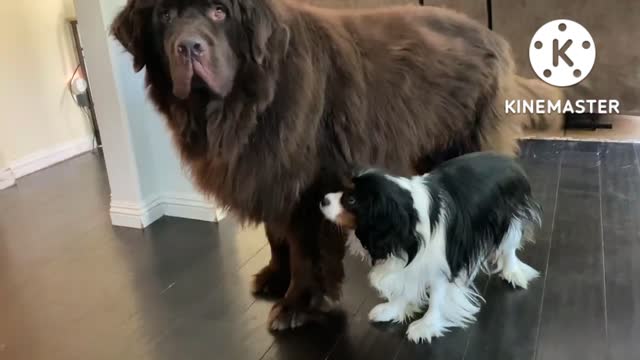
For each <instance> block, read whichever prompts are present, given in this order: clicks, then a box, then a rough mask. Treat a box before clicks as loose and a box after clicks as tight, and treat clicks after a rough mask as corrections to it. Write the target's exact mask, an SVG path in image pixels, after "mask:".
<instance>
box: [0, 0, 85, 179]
mask: <svg viewBox="0 0 640 360" xmlns="http://www.w3.org/2000/svg"><path fill="white" fill-rule="evenodd" d="M74 16H75V11H74V6H73V0H48V1H39V0H23V1H9V0H3V1H0V43H1V44H2V46H3V50H2V51H0V69H1V70H0V109H2V113H1V114H0V151H1V152H2V157H3V160H2V161H1V163H0V171H2V170H3V169H5V168H7V167H19V166H22V169H17V170H16V171H17V172H20V173H21V174H23V173H25V172H27V170H29V171H31V170H37V166H36V165H38V164H29V162H33V161H35V160H42V159H39V158H42V157H43V156H44V157H46V156H50V155H51V153H52V152H56V151H67V153H69V150H70V149H69V146H71V147H74V146H75V145H74V144H77V143H78V142H82V141H84V142H85V143H87V144H86V145H84V146H85V147H89V148H90V146H91V145H92V144H91V142H90V140H91V139H90V122H89V119H88V118H87V117H86V116H85V115H84V114H83V113H82V111H81V110H80V108H79V107H78V106H77V105H76V104H75V102H74V101H73V98H72V97H71V95H70V93H69V91H68V89H67V83H68V81H69V79H70V78H71V75H72V74H73V71H74V69H75V68H76V66H77V64H78V59H77V58H76V55H75V50H74V46H73V35H72V32H71V27H70V26H69V24H68V22H67V19H69V18H73V17H74ZM72 150H73V149H72ZM85 150H88V149H85ZM72 155H75V154H72ZM57 159H59V158H57ZM50 160H51V159H50ZM39 164H42V161H40V163H39ZM45 165H50V163H47V164H45ZM34 166H36V167H34ZM27 168H29V169H27Z"/></svg>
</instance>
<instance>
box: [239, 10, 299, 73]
mask: <svg viewBox="0 0 640 360" xmlns="http://www.w3.org/2000/svg"><path fill="white" fill-rule="evenodd" d="M241 3H242V4H243V5H241V6H243V8H242V9H240V10H241V12H242V22H243V25H244V28H245V29H246V31H247V36H248V39H249V48H250V49H249V50H250V51H251V58H252V59H253V61H255V62H256V63H257V64H258V65H261V64H262V62H263V61H264V59H265V57H267V55H268V53H269V51H270V50H271V51H276V52H279V53H281V54H282V55H285V54H286V51H287V48H288V47H289V29H288V28H287V27H286V26H285V25H284V24H282V23H281V22H280V21H279V19H278V17H279V15H278V9H277V8H276V6H277V4H275V3H274V2H273V1H271V0H259V1H251V2H249V1H245V2H241ZM270 42H271V43H272V46H271V47H272V49H268V47H269V43H270Z"/></svg>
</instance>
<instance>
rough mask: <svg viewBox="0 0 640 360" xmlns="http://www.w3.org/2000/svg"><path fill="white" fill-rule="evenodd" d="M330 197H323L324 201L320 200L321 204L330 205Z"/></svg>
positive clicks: (323, 205)
mask: <svg viewBox="0 0 640 360" xmlns="http://www.w3.org/2000/svg"><path fill="white" fill-rule="evenodd" d="M329 202H330V201H329V197H328V196H325V197H324V198H322V201H320V206H322V207H326V206H329Z"/></svg>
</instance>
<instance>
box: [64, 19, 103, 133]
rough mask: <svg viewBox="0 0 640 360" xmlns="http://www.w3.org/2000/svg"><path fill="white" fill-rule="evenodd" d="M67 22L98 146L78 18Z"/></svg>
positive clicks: (96, 122)
mask: <svg viewBox="0 0 640 360" xmlns="http://www.w3.org/2000/svg"><path fill="white" fill-rule="evenodd" d="M69 24H70V25H71V29H72V32H73V43H74V45H75V48H76V56H77V57H78V61H79V62H80V69H81V70H82V73H83V74H84V76H85V77H86V78H85V80H87V99H88V105H87V108H88V109H89V115H90V117H91V125H92V128H93V136H94V138H95V140H96V145H97V146H100V145H102V139H101V138H100V129H98V118H97V117H96V111H95V108H94V106H93V97H92V96H91V84H89V79H88V75H87V67H86V65H85V63H84V52H83V49H82V43H81V42H80V33H79V32H78V20H75V19H72V20H69Z"/></svg>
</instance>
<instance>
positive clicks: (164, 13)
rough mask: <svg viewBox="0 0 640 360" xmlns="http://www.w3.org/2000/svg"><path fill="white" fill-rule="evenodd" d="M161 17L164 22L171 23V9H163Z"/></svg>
mask: <svg viewBox="0 0 640 360" xmlns="http://www.w3.org/2000/svg"><path fill="white" fill-rule="evenodd" d="M160 18H161V19H162V21H163V22H165V23H167V24H168V23H170V22H171V12H170V11H169V10H162V12H161V13H160Z"/></svg>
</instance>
